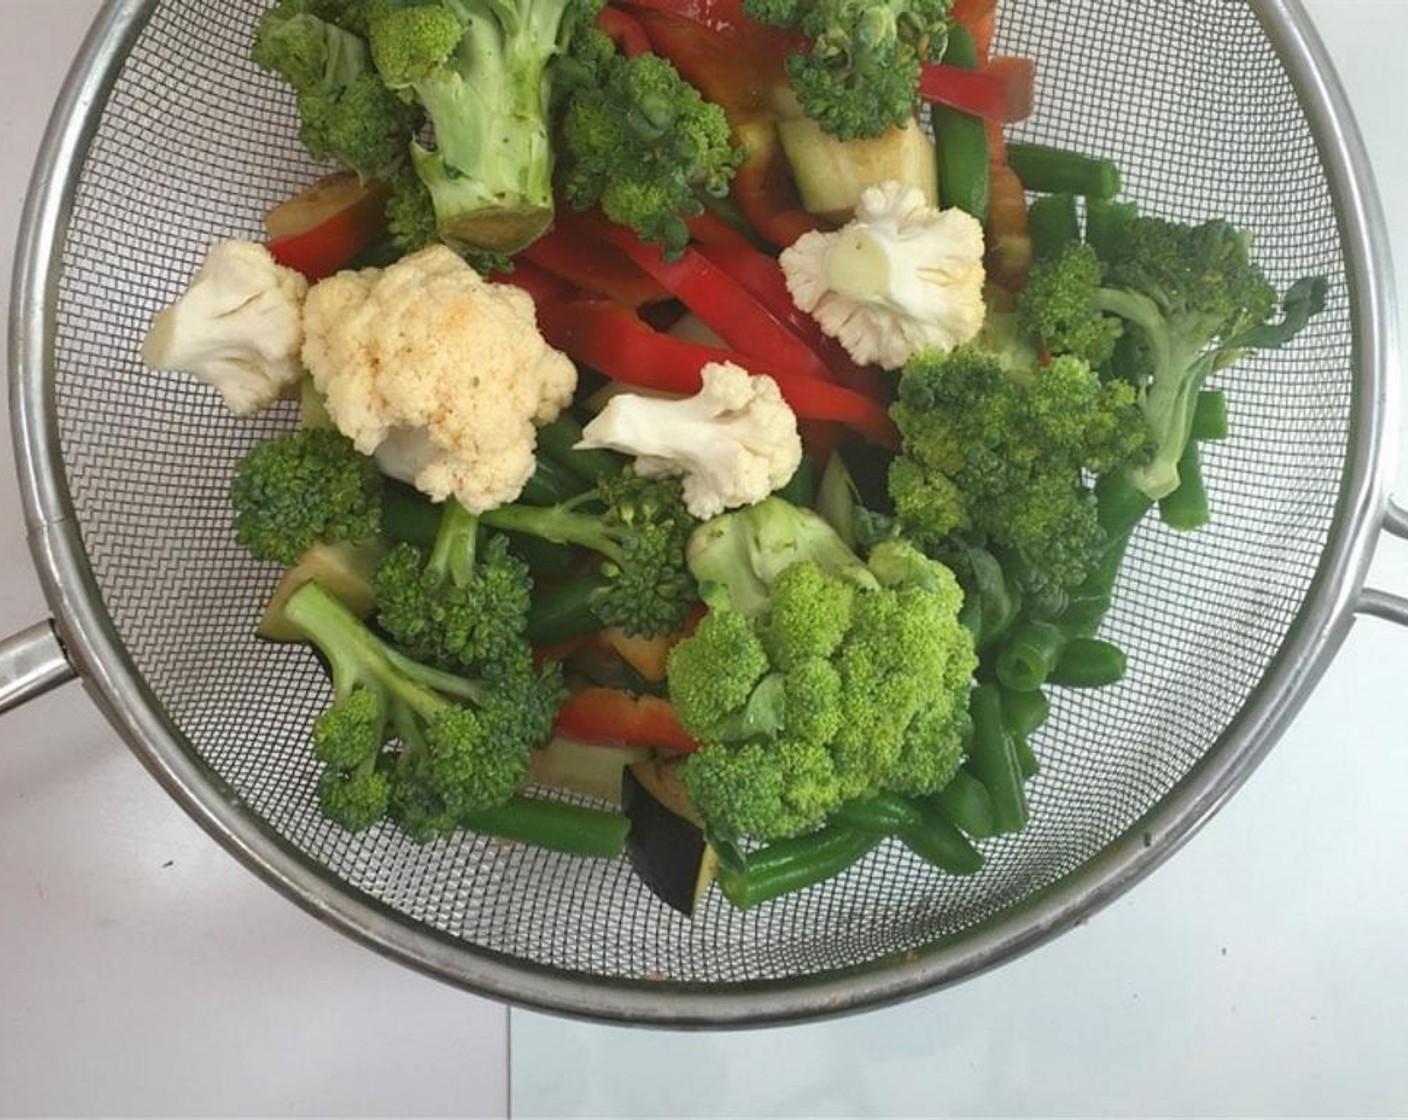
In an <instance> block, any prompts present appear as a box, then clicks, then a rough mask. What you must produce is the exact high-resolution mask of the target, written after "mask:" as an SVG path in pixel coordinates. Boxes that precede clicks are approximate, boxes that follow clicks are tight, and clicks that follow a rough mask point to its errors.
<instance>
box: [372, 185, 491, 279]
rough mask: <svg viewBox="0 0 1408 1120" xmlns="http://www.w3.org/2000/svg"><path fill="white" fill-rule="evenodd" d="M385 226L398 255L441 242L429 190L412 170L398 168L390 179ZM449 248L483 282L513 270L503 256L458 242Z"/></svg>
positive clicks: (417, 250)
mask: <svg viewBox="0 0 1408 1120" xmlns="http://www.w3.org/2000/svg"><path fill="white" fill-rule="evenodd" d="M386 227H387V230H388V232H390V234H391V240H392V242H393V243H394V244H395V245H396V248H397V249H399V250H400V251H401V252H402V253H415V252H419V251H420V250H421V249H424V248H427V247H428V246H430V245H435V244H439V243H440V242H441V238H440V228H439V226H438V225H437V224H436V219H435V203H434V201H433V200H432V199H431V197H430V188H428V187H427V186H426V185H425V184H424V183H423V182H421V179H420V176H419V175H417V174H416V172H415V169H414V168H411V167H404V168H402V169H401V170H400V171H399V172H397V174H396V176H395V177H394V178H393V179H392V180H391V193H390V195H388V196H387V199H386ZM450 248H452V249H454V250H455V251H456V252H458V253H459V254H460V256H462V257H464V259H465V260H467V261H468V262H469V264H470V267H472V268H473V269H474V270H475V271H476V272H477V273H479V275H480V276H483V277H484V278H485V279H486V280H487V279H489V278H490V277H493V276H497V275H501V274H503V273H506V272H512V271H513V259H512V258H511V257H510V256H508V254H506V253H494V252H490V251H489V250H487V249H474V248H471V247H469V246H466V245H463V244H459V243H455V244H451V245H450Z"/></svg>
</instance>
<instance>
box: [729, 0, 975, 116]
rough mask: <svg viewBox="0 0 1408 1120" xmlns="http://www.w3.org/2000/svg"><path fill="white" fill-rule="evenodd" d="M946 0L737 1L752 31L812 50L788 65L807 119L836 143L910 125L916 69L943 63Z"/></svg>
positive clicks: (947, 12) (915, 96) (915, 99)
mask: <svg viewBox="0 0 1408 1120" xmlns="http://www.w3.org/2000/svg"><path fill="white" fill-rule="evenodd" d="M952 8H953V2H952V0H743V10H744V12H745V13H746V14H747V15H748V16H750V17H751V18H753V19H755V20H757V21H758V22H759V23H767V24H771V25H772V26H774V27H785V28H790V29H794V30H796V31H800V32H801V33H802V34H803V35H805V36H807V38H808V39H810V40H811V49H810V51H808V52H807V53H805V54H795V55H792V56H790V57H789V58H788V60H787V73H788V76H789V77H790V78H791V81H792V89H793V92H795V93H796V95H797V99H798V101H800V102H801V105H802V108H803V109H804V110H805V111H806V113H807V115H808V116H809V117H811V118H812V119H813V120H815V121H816V122H817V123H818V124H819V125H821V127H822V128H823V129H825V130H826V131H827V132H830V133H834V134H835V135H836V136H838V137H839V138H840V139H842V140H854V139H857V138H859V137H874V136H880V135H881V134H883V133H885V132H887V131H889V130H890V129H892V128H898V127H902V126H904V125H906V124H908V123H909V122H910V121H911V120H913V119H914V115H915V113H916V112H917V111H918V109H919V72H920V67H921V66H922V65H923V63H925V62H926V61H929V60H930V59H937V58H940V57H942V55H943V53H944V49H945V47H946V45H947V43H948V24H949V16H950V13H951V11H952Z"/></svg>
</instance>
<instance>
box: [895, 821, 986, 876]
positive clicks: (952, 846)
mask: <svg viewBox="0 0 1408 1120" xmlns="http://www.w3.org/2000/svg"><path fill="white" fill-rule="evenodd" d="M899 835H900V841H901V843H903V844H904V846H905V847H906V848H908V849H909V850H910V851H911V852H913V853H914V854H915V855H917V856H918V857H919V858H920V859H922V860H924V861H926V862H927V863H932V864H933V865H934V866H935V867H938V868H941V869H942V870H944V871H950V872H952V873H953V874H955V875H972V874H973V873H975V872H977V871H979V870H981V869H982V866H983V856H982V853H981V852H979V851H978V849H977V848H975V847H973V845H972V844H970V843H968V839H967V837H965V836H964V835H963V833H962V832H960V831H959V830H958V829H957V828H955V827H954V826H953V825H952V824H950V823H949V821H948V820H947V819H945V818H944V817H943V816H942V815H941V814H940V813H938V812H937V811H936V810H933V809H930V810H928V811H927V812H924V813H923V814H922V819H921V821H920V823H919V824H917V825H914V826H913V827H911V828H907V829H905V830H904V831H903V832H901V833H900V834H899Z"/></svg>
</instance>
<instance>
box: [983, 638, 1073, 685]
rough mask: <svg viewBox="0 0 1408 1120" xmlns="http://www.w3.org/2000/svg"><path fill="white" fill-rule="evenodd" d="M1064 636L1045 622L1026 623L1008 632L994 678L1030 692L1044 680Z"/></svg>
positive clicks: (1058, 654)
mask: <svg viewBox="0 0 1408 1120" xmlns="http://www.w3.org/2000/svg"><path fill="white" fill-rule="evenodd" d="M1064 642H1065V638H1064V637H1063V636H1062V634H1061V631H1060V630H1059V629H1058V628H1057V627H1055V626H1053V625H1052V624H1051V623H1049V622H1027V623H1024V624H1023V625H1022V626H1020V627H1019V628H1018V629H1016V630H1015V631H1013V632H1012V635H1011V636H1010V637H1009V638H1008V639H1007V641H1006V643H1005V644H1004V645H1003V647H1002V648H1001V649H1000V650H999V651H998V654H997V660H996V665H995V668H996V672H997V679H998V680H999V681H1001V682H1002V683H1003V684H1004V685H1006V686H1007V687H1008V688H1010V689H1011V690H1012V691H1013V692H1031V691H1032V690H1033V689H1036V688H1040V687H1041V686H1042V685H1043V684H1045V683H1046V679H1047V677H1049V676H1050V675H1051V670H1052V669H1054V668H1055V667H1056V661H1057V658H1059V657H1060V655H1061V646H1062V645H1063V644H1064Z"/></svg>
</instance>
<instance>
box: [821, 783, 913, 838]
mask: <svg viewBox="0 0 1408 1120" xmlns="http://www.w3.org/2000/svg"><path fill="white" fill-rule="evenodd" d="M835 820H837V821H839V822H840V823H842V824H847V825H850V826H851V827H852V828H856V829H860V830H861V831H862V832H873V833H875V834H876V835H879V836H894V835H896V834H897V833H902V832H904V831H906V830H908V829H917V828H921V827H922V826H923V824H924V814H923V813H921V812H920V810H919V809H918V808H916V807H915V805H914V803H913V802H911V801H909V800H907V799H906V798H903V797H899V796H897V795H895V794H893V793H878V794H875V795H874V796H871V797H866V798H863V799H861V800H859V801H847V802H846V803H845V804H844V805H842V806H841V807H840V808H839V809H837V810H836V816H835Z"/></svg>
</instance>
